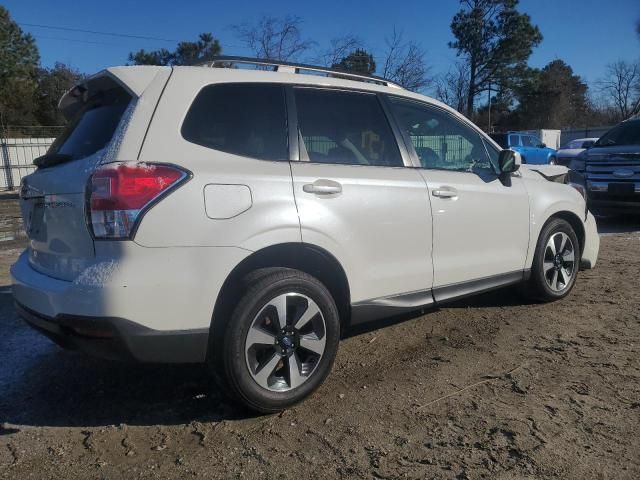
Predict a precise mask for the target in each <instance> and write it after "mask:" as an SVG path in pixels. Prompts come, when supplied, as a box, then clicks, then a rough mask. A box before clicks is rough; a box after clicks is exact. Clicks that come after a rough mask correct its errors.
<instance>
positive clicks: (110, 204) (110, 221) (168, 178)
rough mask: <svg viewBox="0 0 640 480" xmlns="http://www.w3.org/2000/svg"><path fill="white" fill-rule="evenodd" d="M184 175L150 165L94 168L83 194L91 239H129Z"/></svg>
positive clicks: (118, 165) (173, 169) (122, 164)
mask: <svg viewBox="0 0 640 480" xmlns="http://www.w3.org/2000/svg"><path fill="white" fill-rule="evenodd" d="M188 176H189V174H188V172H186V171H185V170H182V169H181V168H178V167H176V166H174V165H164V164H153V163H146V164H144V163H132V164H129V163H112V164H108V165H105V166H102V167H100V168H98V169H97V170H96V171H95V172H93V174H92V175H91V179H90V180H89V189H88V192H87V195H88V199H87V201H88V209H89V223H90V226H91V229H92V231H93V236H94V238H97V239H128V238H131V237H132V236H133V233H134V232H135V229H136V227H137V225H138V223H139V222H140V220H141V218H142V216H143V215H144V213H145V212H146V211H147V210H148V209H149V208H150V207H151V206H153V205H154V204H155V203H156V202H157V201H158V200H159V199H160V198H162V197H163V196H165V195H167V194H168V193H169V192H170V191H171V190H173V189H175V188H176V187H177V186H178V185H180V184H182V183H184V181H186V179H187V178H188Z"/></svg>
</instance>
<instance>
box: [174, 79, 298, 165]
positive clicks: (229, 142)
mask: <svg viewBox="0 0 640 480" xmlns="http://www.w3.org/2000/svg"><path fill="white" fill-rule="evenodd" d="M182 136H183V137H184V139H185V140H187V141H189V142H192V143H196V144H198V145H202V146H203V147H207V148H212V149H214V150H219V151H221V152H227V153H232V154H234V155H241V156H244V157H252V158H257V159H261V160H288V159H289V147H288V137H287V136H288V133H287V110H286V104H285V98H284V90H283V88H282V86H281V85H270V84H237V83H235V84H232V83H228V84H219V85H210V86H207V87H205V88H203V89H202V90H201V91H200V93H198V95H197V96H196V98H195V100H194V101H193V104H192V105H191V107H190V108H189V112H188V113H187V116H186V118H185V120H184V123H183V124H182Z"/></svg>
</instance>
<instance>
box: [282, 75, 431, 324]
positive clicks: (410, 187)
mask: <svg viewBox="0 0 640 480" xmlns="http://www.w3.org/2000/svg"><path fill="white" fill-rule="evenodd" d="M289 98H290V99H291V101H290V104H294V105H295V107H294V110H295V111H296V112H297V113H296V114H295V115H294V119H293V121H294V122H295V123H296V124H297V127H298V131H299V135H298V138H297V139H293V141H296V140H297V141H298V142H299V151H300V160H299V161H297V162H295V161H294V162H291V171H292V175H293V186H294V195H295V200H296V205H297V208H298V214H299V217H300V227H301V232H302V241H303V242H306V243H309V244H312V245H316V246H318V247H321V248H323V249H324V250H326V251H328V252H329V253H330V254H332V255H333V256H335V257H336V259H337V260H338V261H339V262H340V263H341V264H342V265H343V267H344V269H345V272H346V274H347V278H348V280H349V286H350V290H351V292H350V293H351V302H352V304H355V308H354V309H353V312H354V318H353V319H352V321H353V322H357V321H358V320H360V318H359V315H358V311H363V309H358V308H357V307H364V310H367V309H368V310H376V308H375V307H376V306H378V307H380V308H379V309H377V311H378V313H379V315H376V313H375V312H374V313H373V315H374V316H384V315H388V314H393V313H394V311H395V312H397V313H400V310H402V309H403V308H405V307H407V308H410V307H415V306H417V305H425V304H428V303H430V302H432V297H431V291H430V289H431V287H432V281H433V267H432V263H431V235H432V232H431V209H430V204H429V195H428V192H427V188H426V184H425V182H424V180H423V179H422V177H421V175H420V173H419V172H418V171H416V170H415V169H413V168H408V167H407V165H406V164H405V162H410V159H409V158H408V157H407V155H406V150H404V147H402V150H404V155H403V153H402V150H401V147H399V145H398V143H397V142H396V138H395V135H394V133H393V131H392V128H391V125H390V124H389V121H388V119H387V117H386V116H385V112H384V110H383V107H382V105H381V103H380V99H379V98H378V95H377V94H374V93H367V92H358V91H345V90H336V89H322V88H309V87H295V88H292V89H291V90H290V91H289ZM369 307H371V308H369ZM387 307H388V308H389V309H388V310H387V311H384V310H385V309H386V308H387ZM396 307H397V308H396ZM356 317H358V318H356Z"/></svg>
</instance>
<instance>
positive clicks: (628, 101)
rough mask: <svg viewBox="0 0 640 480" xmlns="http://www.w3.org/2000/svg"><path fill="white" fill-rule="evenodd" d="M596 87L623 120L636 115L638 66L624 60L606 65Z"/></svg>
mask: <svg viewBox="0 0 640 480" xmlns="http://www.w3.org/2000/svg"><path fill="white" fill-rule="evenodd" d="M597 85H598V87H599V89H600V92H601V93H602V94H603V95H604V96H605V98H606V100H607V101H608V102H609V103H610V104H612V105H614V106H615V107H616V109H617V111H618V113H619V115H620V118H619V119H620V120H625V119H627V118H629V117H630V116H632V115H633V114H635V113H638V112H637V110H638V107H639V105H640V64H638V63H629V62H625V61H624V60H618V61H617V62H614V63H610V64H609V65H607V69H606V73H605V77H604V78H602V79H600V80H598V82H597Z"/></svg>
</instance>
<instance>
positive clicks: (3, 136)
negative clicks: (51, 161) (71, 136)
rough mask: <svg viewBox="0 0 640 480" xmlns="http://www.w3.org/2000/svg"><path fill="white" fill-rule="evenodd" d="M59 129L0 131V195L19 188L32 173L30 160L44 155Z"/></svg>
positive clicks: (18, 128)
mask: <svg viewBox="0 0 640 480" xmlns="http://www.w3.org/2000/svg"><path fill="white" fill-rule="evenodd" d="M63 129H64V127H63V126H51V127H41V126H7V127H4V128H2V129H0V191H11V190H16V189H18V188H20V181H21V180H22V177H24V176H26V175H29V174H30V173H31V172H33V170H34V169H35V166H34V165H33V160H34V159H36V158H38V157H39V156H41V155H44V154H45V153H47V150H48V149H49V147H50V146H51V144H52V143H53V141H54V140H55V139H56V137H57V136H58V135H60V133H62V131H63Z"/></svg>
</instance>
